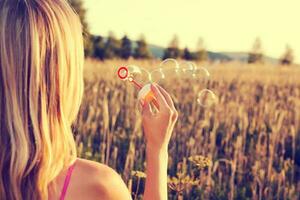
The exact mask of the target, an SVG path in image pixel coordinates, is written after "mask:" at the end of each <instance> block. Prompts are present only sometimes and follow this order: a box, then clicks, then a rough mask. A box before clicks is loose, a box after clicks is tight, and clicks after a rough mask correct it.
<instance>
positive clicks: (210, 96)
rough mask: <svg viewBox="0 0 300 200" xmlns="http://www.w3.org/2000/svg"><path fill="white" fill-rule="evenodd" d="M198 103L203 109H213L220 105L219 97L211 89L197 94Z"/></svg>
mask: <svg viewBox="0 0 300 200" xmlns="http://www.w3.org/2000/svg"><path fill="white" fill-rule="evenodd" d="M196 100H197V103H198V104H199V105H200V106H202V107H211V106H214V105H216V104H217V103H218V97H217V96H216V95H215V93H214V92H213V91H211V90H209V89H204V90H201V91H200V92H199V93H198V94H197V99H196Z"/></svg>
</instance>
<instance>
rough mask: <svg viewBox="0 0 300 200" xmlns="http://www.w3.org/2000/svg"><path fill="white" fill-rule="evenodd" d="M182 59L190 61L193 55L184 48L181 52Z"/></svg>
mask: <svg viewBox="0 0 300 200" xmlns="http://www.w3.org/2000/svg"><path fill="white" fill-rule="evenodd" d="M182 58H183V59H185V60H192V59H193V54H192V53H191V52H190V50H189V49H188V48H187V47H186V48H184V50H183V55H182Z"/></svg>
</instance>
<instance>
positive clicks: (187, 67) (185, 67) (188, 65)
mask: <svg viewBox="0 0 300 200" xmlns="http://www.w3.org/2000/svg"><path fill="white" fill-rule="evenodd" d="M179 68H180V69H181V71H182V73H183V74H189V73H192V72H193V70H194V69H195V68H197V66H196V64H195V63H193V62H182V63H180V64H179Z"/></svg>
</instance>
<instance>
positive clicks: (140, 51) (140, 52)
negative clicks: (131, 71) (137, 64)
mask: <svg viewBox="0 0 300 200" xmlns="http://www.w3.org/2000/svg"><path fill="white" fill-rule="evenodd" d="M133 56H134V57H135V58H137V59H147V58H151V53H150V51H149V49H148V45H147V42H146V39H145V37H144V36H143V35H142V36H141V37H140V39H139V40H138V41H137V47H136V48H135V49H134V54H133Z"/></svg>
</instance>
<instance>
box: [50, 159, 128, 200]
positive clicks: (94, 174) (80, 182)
mask: <svg viewBox="0 0 300 200" xmlns="http://www.w3.org/2000/svg"><path fill="white" fill-rule="evenodd" d="M71 166H74V169H73V172H72V175H71V179H70V182H69V185H68V188H67V190H66V195H65V198H64V199H65V200H95V199H129V198H130V194H129V192H128V190H127V188H126V185H125V184H124V183H123V181H122V179H121V177H120V176H119V175H118V174H117V173H116V172H115V171H114V170H113V169H111V168H109V167H107V166H106V165H102V164H99V163H96V162H93V161H88V160H84V159H77V160H76V161H75V163H74V164H73V165H71ZM69 169H70V168H68V169H67V170H64V171H62V172H61V173H60V174H59V176H58V177H57V178H56V179H55V181H54V183H52V184H55V185H56V186H57V188H58V189H57V192H56V193H53V192H51V191H49V195H50V197H49V200H58V199H60V200H63V199H62V196H63V195H62V194H63V186H64V184H65V183H66V177H67V175H68V171H69ZM69 172H70V171H69ZM120 183H122V184H120Z"/></svg>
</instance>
